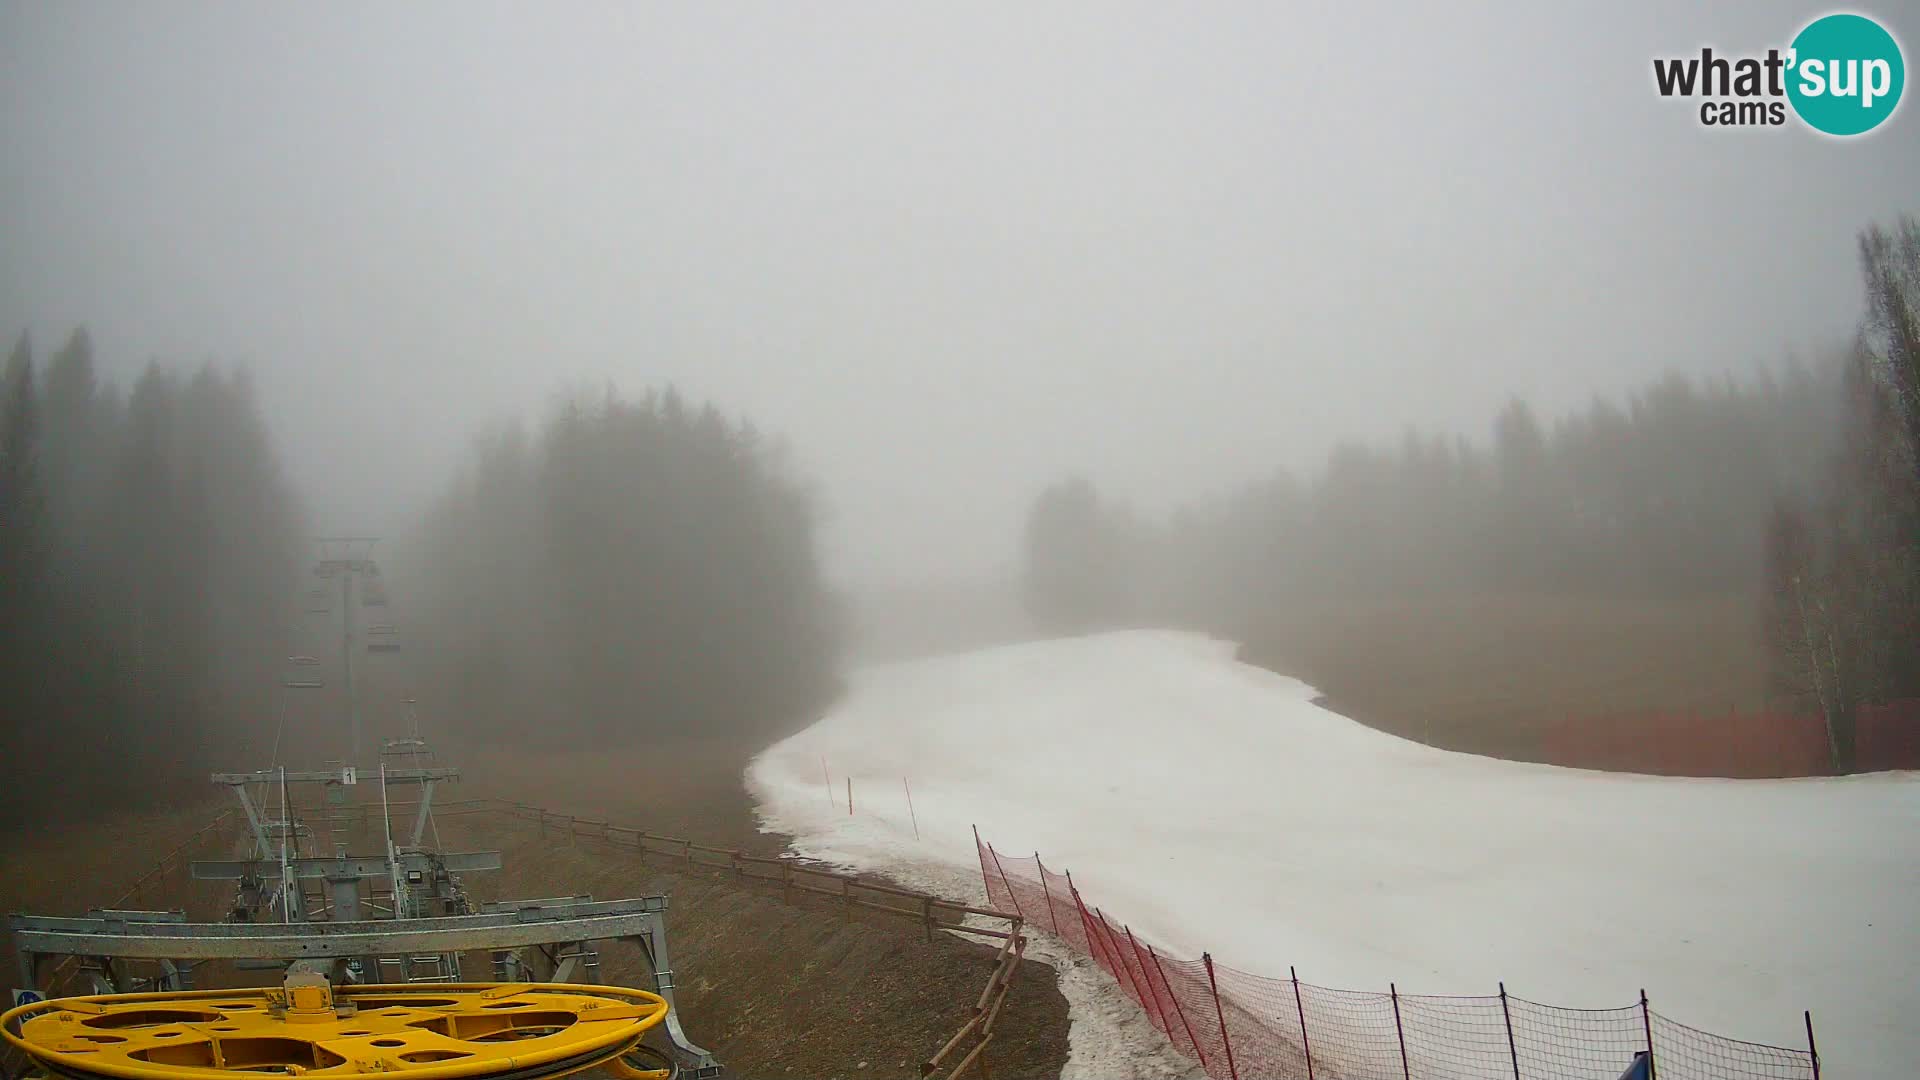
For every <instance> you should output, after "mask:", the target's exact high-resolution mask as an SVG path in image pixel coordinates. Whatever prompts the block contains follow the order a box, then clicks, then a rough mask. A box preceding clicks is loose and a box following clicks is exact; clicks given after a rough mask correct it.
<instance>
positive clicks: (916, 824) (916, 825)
mask: <svg viewBox="0 0 1920 1080" xmlns="http://www.w3.org/2000/svg"><path fill="white" fill-rule="evenodd" d="M900 786H901V787H903V788H906V789H907V816H908V817H909V818H912V819H913V838H914V839H915V840H918V839H920V815H919V814H916V813H914V812H913V785H912V784H909V783H907V778H906V777H904V776H903V777H901V778H900Z"/></svg>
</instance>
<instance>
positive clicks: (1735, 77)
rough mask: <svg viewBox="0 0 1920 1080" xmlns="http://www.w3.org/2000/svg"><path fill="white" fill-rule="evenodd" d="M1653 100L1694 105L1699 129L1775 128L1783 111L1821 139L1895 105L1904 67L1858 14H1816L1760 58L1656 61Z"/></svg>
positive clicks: (1878, 117) (1880, 30) (1862, 126)
mask: <svg viewBox="0 0 1920 1080" xmlns="http://www.w3.org/2000/svg"><path fill="white" fill-rule="evenodd" d="M1653 83H1654V86H1655V88H1657V89H1658V90H1659V91H1660V96H1661V97H1667V98H1673V97H1678V98H1698V99H1700V106H1699V117H1700V123H1701V124H1703V125H1705V126H1707V127H1779V126H1781V125H1783V124H1785V123H1786V122H1787V110H1788V108H1789V107H1791V108H1792V110H1793V114H1794V115H1795V116H1798V117H1799V118H1800V122H1801V123H1803V124H1806V125H1807V126H1808V127H1810V128H1812V129H1814V130H1815V131H1819V132H1823V133H1825V134H1827V135H1838V136H1843V137H1844V136H1849V135H1864V134H1866V133H1867V132H1869V131H1872V130H1873V129H1875V128H1877V127H1879V126H1881V125H1882V124H1884V123H1886V122H1887V119H1888V118H1889V117H1891V116H1892V115H1893V111H1894V110H1895V109H1897V108H1899V106H1900V92H1901V91H1902V90H1904V89H1905V88H1906V84H1907V65H1906V62H1905V59H1904V58H1903V57H1902V56H1901V54H1900V43H1899V42H1898V41H1895V40H1894V37H1893V34H1892V33H1891V32H1889V31H1888V30H1887V29H1886V28H1885V27H1883V26H1881V25H1880V24H1879V23H1877V22H1874V21H1873V20H1872V19H1869V18H1867V17H1866V16H1865V15H1853V14H1846V13H1842V14H1835V15H1824V16H1821V17H1820V18H1818V19H1815V20H1813V21H1812V22H1810V23H1808V24H1807V25H1806V26H1804V27H1802V28H1801V30H1800V32H1799V33H1798V34H1795V35H1794V38H1793V43H1792V44H1790V45H1788V46H1787V47H1786V48H1785V49H1778V48H1774V49H1768V50H1767V52H1766V55H1764V56H1720V55H1717V54H1716V53H1715V52H1714V51H1713V50H1712V49H1711V48H1705V49H1701V50H1700V55H1698V56H1682V57H1672V58H1659V59H1656V60H1654V62H1653Z"/></svg>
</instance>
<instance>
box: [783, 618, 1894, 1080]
mask: <svg viewBox="0 0 1920 1080" xmlns="http://www.w3.org/2000/svg"><path fill="white" fill-rule="evenodd" d="M1233 653H1234V646H1233V645H1232V643H1230V642H1224V641H1218V640H1214V639H1210V638H1206V637H1202V636H1198V635H1193V634H1186V633H1177V632H1171V631H1132V632H1125V633H1114V634H1102V635H1095V636H1091V637H1083V638H1069V639H1060V640H1050V641H1036V642H1027V643H1023V644H1019V645H1009V646H1003V647H999V648H993V649H986V650H981V651H978V652H971V653H962V654H956V655H951V656H944V657H937V658H933V659H928V660H918V661H911V662H907V663H900V664H891V665H886V666H881V667H874V668H868V669H865V670H863V671H861V672H858V673H856V675H855V676H854V678H853V680H852V686H851V688H850V690H849V693H848V694H847V696H846V698H845V699H844V700H843V701H842V702H841V703H840V704H839V705H838V706H837V707H836V708H835V709H834V711H833V712H832V713H830V714H829V715H828V716H826V717H825V718H824V719H822V720H820V721H819V722H818V723H816V724H814V725H813V726H812V727H810V728H808V729H806V730H805V731H802V732H800V733H799V734H797V735H794V736H793V737H791V738H789V739H786V740H785V741H783V742H781V743H779V744H777V745H775V746H773V747H771V748H770V749H768V750H767V751H766V752H765V753H764V754H762V755H761V756H760V758H758V759H757V760H756V761H755V762H754V764H753V766H752V767H751V768H750V770H749V777H748V779H749V785H750V787H751V788H752V790H753V792H754V794H755V796H756V798H757V799H758V800H759V802H760V806H761V812H762V816H763V818H764V820H765V823H766V826H767V827H768V828H770V829H774V830H778V831H781V832H786V833H789V834H791V835H793V836H794V837H795V845H796V847H797V848H798V849H799V850H800V851H801V852H802V853H804V854H807V855H810V856H813V857H816V858H822V859H827V860H831V861H834V862H837V863H841V864H845V865H850V866H857V867H861V868H865V869H872V870H883V871H888V872H890V873H893V874H894V875H895V876H897V877H902V878H903V879H905V880H907V881H909V882H913V883H917V884H919V885H921V886H923V887H927V888H932V889H937V890H938V891H941V892H944V893H947V894H951V895H954V896H956V897H958V896H972V897H976V898H977V897H979V896H981V895H982V890H981V883H980V877H979V870H978V864H977V862H976V860H975V856H974V848H973V837H972V833H971V832H970V831H969V826H970V825H973V824H978V826H979V828H980V833H981V835H982V836H983V837H984V838H985V839H987V840H989V841H991V842H993V843H994V844H995V845H996V846H997V847H998V848H999V849H1000V850H1002V851H1003V852H1006V853H1008V854H1019V855H1026V854H1031V853H1032V852H1033V851H1034V850H1036V849H1037V850H1038V851H1039V852H1040V853H1041V854H1042V855H1043V856H1044V857H1045V858H1046V861H1047V865H1048V867H1049V868H1050V869H1054V870H1063V869H1070V870H1071V871H1072V872H1073V875H1074V879H1075V881H1076V883H1077V884H1078V885H1079V887H1080V890H1081V893H1082V894H1083V895H1084V896H1085V897H1087V899H1088V901H1089V903H1093V902H1097V903H1099V904H1100V906H1102V907H1103V908H1104V909H1105V910H1106V911H1107V913H1108V914H1109V916H1110V917H1113V918H1116V919H1124V920H1126V921H1127V922H1129V923H1131V925H1132V927H1133V929H1134V931H1135V932H1136V933H1138V934H1140V935H1142V936H1143V937H1146V938H1149V939H1151V940H1153V941H1156V942H1159V943H1163V944H1165V945H1166V946H1169V947H1171V948H1172V949H1174V950H1176V951H1179V952H1181V953H1183V954H1185V955H1188V956H1197V955H1199V953H1200V952H1201V950H1203V949H1206V950H1210V951H1211V952H1212V953H1213V954H1214V956H1215V958H1216V959H1218V960H1219V961H1221V962H1224V963H1228V964H1231V965H1233V966H1235V967H1238V968H1241V969H1243V970H1247V971H1253V972H1258V973H1262V974H1270V975H1278V976H1281V977H1285V975H1286V972H1287V968H1288V966H1289V965H1294V966H1297V967H1298V968H1299V971H1300V977H1301V978H1302V979H1303V980H1306V981H1310V982H1315V983H1319V984H1321V985H1327V986H1336V987H1352V988H1367V989H1383V988H1385V986H1386V985H1387V983H1388V981H1389V980H1393V981H1395V982H1397V983H1398V984H1399V987H1400V990H1401V992H1403V993H1440V994H1447V993H1452V994H1484V993H1491V992H1492V991H1493V989H1494V984H1495V982H1496V980H1501V979H1504V980H1506V983H1507V988H1508V989H1509V991H1511V992H1513V993H1516V994H1519V995H1521V996H1523V997H1528V998H1531V999H1533V1000H1535V1001H1543V1002H1548V1003H1551V1004H1557V1005H1566V1006H1574V1007H1603V1006H1615V1005H1624V1004H1627V1003H1630V1002H1633V1001H1636V1000H1637V999H1638V993H1639V990H1640V988H1641V987H1643V986H1644V987H1645V988H1646V989H1647V992H1648V994H1649V996H1650V997H1651V999H1652V1002H1653V1006H1654V1008H1655V1009H1656V1010H1658V1011H1661V1012H1663V1013H1665V1014H1666V1015H1668V1016H1669V1017H1672V1018H1674V1019H1676V1020H1679V1021H1681V1022H1683V1023H1687V1024H1691V1025H1693V1026H1695V1027H1699V1028H1704V1029H1706V1030H1709V1031H1713V1032H1716V1033H1719V1034H1723V1035H1727V1036H1731V1037H1734V1038H1742V1039H1752V1040H1757V1041H1761V1042H1770V1043H1774V1044H1777V1045H1781V1046H1804V1045H1805V1041H1806V1040H1805V1031H1804V1028H1803V1026H1802V1021H1801V1015H1800V1013H1801V1010H1802V1009H1812V1010H1813V1014H1814V1021H1815V1027H1816V1030H1817V1034H1818V1036H1819V1040H1820V1050H1821V1057H1822V1060H1823V1064H1824V1065H1825V1066H1826V1068H1827V1072H1826V1074H1827V1075H1829V1076H1834V1077H1839V1076H1850V1077H1867V1076H1886V1077H1893V1076H1904V1075H1908V1074H1909V1073H1910V1070H1911V1063H1912V1062H1914V1061H1917V1060H1920V1020H1917V1019H1916V1005H1917V1004H1920V915H1917V914H1916V912H1917V911H1920V908H1917V907H1916V905H1917V904H1920V774H1915V773H1881V774H1874V775H1869V776H1858V777H1850V778H1844V779H1810V780H1687V779H1671V778H1662V777H1650V776H1630V775H1619V774H1608V773H1596V772H1587V771H1582V770H1573V769H1561V768H1554V767H1549V766H1540V765H1526V764H1519V763H1513V762H1504V761H1496V760H1492V759H1488V758H1479V757H1473V756H1470V755H1465V754H1455V753H1450V752H1446V751H1439V750H1434V749H1431V748H1428V747H1424V746H1421V745H1418V744H1416V743H1411V742H1407V741H1405V740H1401V739H1398V738H1394V737H1392V736H1389V735H1385V734H1382V733H1379V732H1376V731H1374V730H1372V729H1370V728H1367V727H1364V726H1362V725H1360V724H1357V723H1354V722H1352V721H1349V720H1347V719H1345V718H1343V717H1340V716H1337V715H1335V714H1333V713H1330V712H1327V711H1325V710H1323V709H1321V708H1319V707H1318V706H1315V705H1313V704H1312V703H1311V702H1312V699H1313V698H1314V696H1315V694H1314V691H1313V690H1312V689H1311V688H1310V687H1308V686H1306V685H1305V684H1303V683H1301V682H1299V681H1298V680H1295V679H1289V678H1285V677H1282V676H1278V675H1274V674H1272V673H1269V672H1266V671H1263V670H1261V669H1258V668H1254V667H1251V666H1248V665H1244V664H1240V663H1238V662H1236V661H1235V660H1234V659H1233ZM1380 677H1381V678H1392V677H1393V673H1392V672H1390V671H1383V672H1381V673H1380ZM822 758H824V759H825V761H826V764H827V768H828V769H829V770H830V771H831V774H832V777H833V785H834V787H833V789H832V793H831V795H829V790H828V788H827V786H826V783H825V781H824V779H823V777H822V765H821V761H822ZM848 776H851V777H852V780H853V798H854V813H853V814H851V815H849V814H848V813H847V808H846V805H845V786H844V785H845V782H846V779H845V778H846V777H848ZM903 778H906V779H907V780H908V781H910V782H911V784H912V793H913V810H914V812H915V813H916V814H917V817H918V825H919V830H920V834H921V838H920V839H919V840H915V839H914V835H913V825H912V820H911V818H910V817H909V813H908V806H907V802H906V798H905V790H904V787H903V784H902V779H903ZM1083 967H1084V966H1083ZM1103 978H1104V977H1103V976H1100V975H1099V974H1098V973H1097V972H1089V971H1086V970H1083V969H1082V970H1078V971H1077V974H1076V973H1075V969H1073V968H1072V966H1071V965H1069V971H1068V972H1067V973H1066V974H1065V975H1063V986H1064V987H1066V988H1067V989H1068V990H1069V992H1070V993H1071V994H1072V995H1073V996H1074V998H1075V999H1076V1008H1075V1020H1074V1022H1075V1033H1074V1055H1075V1064H1074V1065H1073V1066H1072V1067H1071V1068H1070V1071H1069V1075H1072V1074H1073V1073H1074V1072H1075V1071H1081V1074H1082V1075H1086V1076H1094V1075H1113V1074H1114V1073H1113V1072H1112V1071H1105V1072H1103V1071H1101V1070H1100V1069H1099V1068H1098V1066H1097V1065H1095V1064H1093V1062H1094V1059H1093V1058H1091V1057H1083V1050H1084V1051H1085V1053H1086V1054H1088V1055H1091V1054H1093V1053H1094V1052H1095V1048H1094V1044H1096V1043H1103V1042H1106V1041H1109V1040H1123V1039H1124V1040H1126V1042H1125V1049H1126V1050H1127V1051H1128V1052H1129V1053H1130V1052H1131V1051H1133V1050H1143V1049H1145V1048H1147V1046H1148V1045H1149V1044H1148V1043H1146V1042H1144V1041H1143V1036H1144V1039H1150V1040H1154V1042H1155V1043H1158V1040H1159V1037H1158V1036H1157V1035H1155V1034H1154V1033H1153V1032H1152V1031H1151V1030H1150V1029H1146V1028H1145V1027H1144V1021H1139V1022H1138V1023H1136V1025H1135V1026H1136V1028H1137V1030H1134V1031H1133V1032H1132V1033H1131V1034H1130V1035H1129V1034H1128V1033H1126V1032H1123V1031H1121V1030H1119V1027H1120V1026H1123V1023H1124V1020H1123V1018H1124V1017H1125V1015H1126V1013H1125V1011H1124V1010H1122V1009H1120V1007H1119V1005H1120V1004H1126V1005H1128V1006H1129V1007H1130V1003H1125V1002H1120V1003H1116V1002H1114V1001H1112V1000H1110V999H1111V997H1112V995H1111V993H1110V991H1106V992H1105V994H1106V997H1105V998H1102V997H1101V993H1100V992H1096V991H1095V990H1094V989H1093V988H1094V987H1097V986H1100V985H1101V980H1102V979H1103ZM1102 1012H1104V1013H1108V1014H1112V1015H1104V1016H1103V1015H1097V1014H1099V1013H1102ZM1132 1014H1133V1016H1135V1017H1137V1016H1138V1010H1137V1009H1135V1010H1133V1013H1132ZM1083 1043H1085V1044H1087V1045H1086V1046H1085V1047H1083V1045H1082V1044H1083ZM1116 1045H1118V1044H1117V1043H1116ZM1122 1056H1123V1058H1125V1059H1127V1060H1130V1057H1128V1056H1127V1055H1122ZM1108 1064H1109V1066H1111V1059H1108ZM1129 1068H1132V1069H1134V1070H1135V1075H1156V1076H1157V1075H1179V1074H1180V1073H1181V1072H1182V1071H1184V1063H1183V1062H1182V1061H1181V1060H1180V1059H1179V1058H1177V1057H1169V1058H1166V1059H1165V1060H1164V1061H1162V1062H1160V1063H1152V1062H1139V1063H1133V1064H1130V1065H1129ZM1163 1069H1164V1070H1166V1071H1160V1070H1163Z"/></svg>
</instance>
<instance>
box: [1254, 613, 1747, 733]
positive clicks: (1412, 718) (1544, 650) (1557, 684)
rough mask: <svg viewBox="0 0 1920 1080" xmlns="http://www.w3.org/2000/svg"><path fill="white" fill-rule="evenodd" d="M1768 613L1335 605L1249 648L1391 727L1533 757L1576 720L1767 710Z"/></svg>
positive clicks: (1354, 712)
mask: <svg viewBox="0 0 1920 1080" xmlns="http://www.w3.org/2000/svg"><path fill="white" fill-rule="evenodd" d="M1758 617H1759V616H1758V612H1757V611H1756V609H1755V606H1754V601H1753V599H1752V598H1751V597H1748V596H1707V597H1680V598H1648V597H1626V596H1606V595H1593V596H1582V597H1565V596H1497V597H1442V598H1412V599H1407V598H1398V599H1395V600H1394V601H1391V602H1387V601H1373V602H1358V603H1346V604H1333V603H1327V604H1324V605H1309V606H1306V607H1299V606H1296V607H1293V608H1291V609H1290V610H1288V611H1286V612H1284V613H1276V614H1275V615H1274V616H1273V617H1271V618H1269V619H1266V620H1264V621H1263V622H1261V623H1260V624H1259V625H1257V626H1255V627H1252V628H1251V629H1250V630H1249V631H1248V633H1247V634H1246V636H1245V639H1244V640H1245V642H1246V644H1245V647H1244V648H1243V649H1242V653H1241V655H1242V659H1245V660H1247V661H1248V662H1250V663H1255V664H1259V665H1261V666H1263V667H1267V668H1271V669H1273V670H1275V671H1279V672H1283V673H1285V674H1288V675H1293V676H1295V677H1298V678H1300V679H1303V680H1305V681H1306V682H1308V683H1310V684H1312V685H1313V686H1315V687H1316V688H1318V689H1319V690H1320V691H1321V692H1322V693H1323V694H1325V695H1326V697H1327V699H1328V704H1329V705H1330V706H1331V707H1333V708H1334V709H1336V710H1337V711H1339V712H1341V713H1344V714H1346V715H1348V716H1351V717H1353V718H1354V719H1356V720H1360V721H1363V722H1365V723H1368V724H1371V725H1373V726H1375V727H1378V728H1381V729H1383V730H1386V731H1391V732H1394V733H1395V734H1399V735H1404V736H1406V737H1408V738H1412V739H1418V740H1421V741H1424V742H1431V743H1433V744H1435V745H1439V746H1444V747H1448V748H1450V749H1456V750H1466V751H1470V752H1473V753H1481V754H1490V755H1494V756H1499V757H1512V758H1520V759H1535V750H1534V745H1535V736H1536V734H1537V732H1538V731H1539V730H1540V729H1541V727H1542V726H1543V725H1545V724H1548V723H1553V722H1556V721H1559V720H1564V719H1565V718H1566V717H1569V716H1572V717H1601V716H1604V715H1606V714H1608V713H1615V712H1623V711H1631V710H1635V709H1693V710H1700V711H1718V712H1724V711H1726V710H1727V709H1728V708H1730V707H1738V708H1740V709H1743V710H1745V709H1753V708H1758V707H1760V706H1761V705H1762V704H1763V703H1764V701H1763V695H1764V687H1765V675H1766V657H1765V654H1764V652H1763V651H1762V648H1761V644H1760V639H1759V634H1758Z"/></svg>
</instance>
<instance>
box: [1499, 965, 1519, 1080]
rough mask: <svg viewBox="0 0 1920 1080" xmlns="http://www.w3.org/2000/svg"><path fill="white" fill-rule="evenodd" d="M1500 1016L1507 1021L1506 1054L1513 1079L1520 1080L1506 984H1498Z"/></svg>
mask: <svg viewBox="0 0 1920 1080" xmlns="http://www.w3.org/2000/svg"><path fill="white" fill-rule="evenodd" d="M1500 1016H1501V1018H1502V1019H1504V1020H1505V1021H1506V1022H1507V1056H1508V1057H1510V1058H1512V1059H1513V1080H1520V1048H1519V1047H1517V1046H1515V1045H1514V1043H1513V1010H1512V1009H1509V1008H1507V984H1506V983H1501V984H1500Z"/></svg>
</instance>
